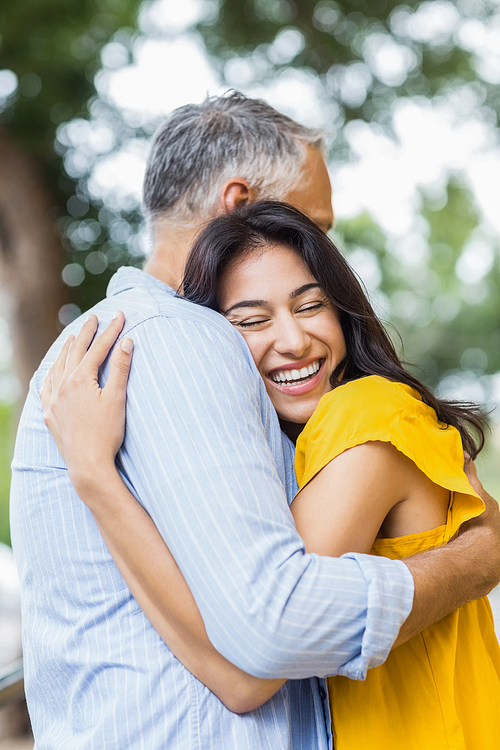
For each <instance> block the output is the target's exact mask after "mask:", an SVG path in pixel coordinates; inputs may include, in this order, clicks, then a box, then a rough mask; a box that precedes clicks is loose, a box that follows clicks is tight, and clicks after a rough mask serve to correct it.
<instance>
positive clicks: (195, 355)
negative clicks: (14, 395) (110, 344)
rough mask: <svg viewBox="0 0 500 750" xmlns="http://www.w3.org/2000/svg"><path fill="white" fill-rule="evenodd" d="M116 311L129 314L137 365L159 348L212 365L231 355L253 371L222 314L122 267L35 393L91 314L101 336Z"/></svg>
mask: <svg viewBox="0 0 500 750" xmlns="http://www.w3.org/2000/svg"><path fill="white" fill-rule="evenodd" d="M117 310H121V311H123V312H124V313H125V325H124V328H123V331H122V333H121V336H122V337H123V336H129V337H131V338H132V339H133V340H134V343H135V344H136V349H135V353H134V361H135V362H136V363H138V362H139V360H140V359H141V358H142V357H145V358H146V359H148V358H150V357H151V354H152V353H154V352H155V351H156V352H158V351H159V350H160V349H161V350H163V351H165V350H168V349H169V347H174V348H178V347H179V346H181V347H182V351H183V353H184V354H185V356H186V358H187V359H188V360H193V361H194V360H200V361H203V360H204V359H205V360H207V361H208V360H210V359H211V358H214V357H217V356H221V355H222V354H223V353H225V352H231V356H230V358H229V359H230V360H231V362H232V364H235V362H236V361H237V360H239V361H240V362H241V365H242V366H243V368H244V369H245V370H246V369H248V367H249V368H250V370H252V371H253V370H254V365H253V360H252V358H251V355H250V352H249V350H248V347H247V345H246V343H245V340H244V338H243V337H242V336H241V335H240V334H239V332H238V331H237V330H236V329H235V328H234V326H232V325H231V324H230V323H229V322H228V321H227V320H226V319H225V318H224V317H223V316H222V315H220V314H219V313H216V312H215V311H214V310H209V309H208V308H205V307H201V306H199V305H195V304H193V303H192V302H189V301H187V300H185V299H183V298H182V297H180V296H179V295H177V294H176V293H175V291H174V290H173V289H171V288H170V287H168V286H167V285H166V284H164V283H163V282H161V281H160V280H159V279H156V278H154V277H152V276H150V275H148V274H146V273H144V272H143V271H141V270H139V269H137V268H122V269H120V270H119V271H118V272H117V273H116V274H115V276H114V277H113V278H112V279H111V282H110V284H109V287H108V292H107V296H106V298H105V299H103V300H101V301H100V302H98V303H97V304H96V305H94V307H92V308H91V309H90V310H88V311H87V312H86V313H85V314H84V315H82V316H81V317H79V318H77V319H76V320H74V321H73V322H72V323H71V324H70V325H69V326H67V327H66V328H65V330H64V331H63V333H62V334H61V335H60V336H59V338H58V339H57V340H56V341H55V342H54V344H53V345H52V347H51V348H50V349H49V351H48V352H47V354H46V355H45V357H44V359H43V360H42V362H41V365H40V367H39V369H38V371H37V373H36V374H35V376H34V385H35V391H38V390H39V388H40V387H41V383H42V381H43V378H44V376H45V373H46V372H47V370H48V369H49V368H50V367H51V366H52V364H53V363H54V361H55V359H56V357H57V355H58V353H59V351H60V349H61V347H62V345H63V343H64V341H65V340H66V338H67V336H68V335H70V334H73V335H76V334H77V333H78V332H79V330H80V328H81V326H82V324H83V323H84V322H85V320H86V318H87V316H88V315H89V313H94V314H95V315H97V317H98V319H99V330H98V332H99V333H100V332H101V331H102V330H103V329H104V328H105V327H106V326H107V325H108V323H109V322H110V321H111V319H112V318H113V316H114V314H115V312H116V311H117ZM217 352H219V355H218V354H217Z"/></svg>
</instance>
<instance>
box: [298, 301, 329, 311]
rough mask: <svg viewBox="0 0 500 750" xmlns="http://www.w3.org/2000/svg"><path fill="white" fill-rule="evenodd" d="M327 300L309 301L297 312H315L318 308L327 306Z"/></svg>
mask: <svg viewBox="0 0 500 750" xmlns="http://www.w3.org/2000/svg"><path fill="white" fill-rule="evenodd" d="M326 306H327V305H326V302H323V301H321V302H308V303H307V304H305V305H303V306H302V307H300V308H299V309H298V310H297V312H298V313H304V312H315V311H316V310H321V308H322V307H326Z"/></svg>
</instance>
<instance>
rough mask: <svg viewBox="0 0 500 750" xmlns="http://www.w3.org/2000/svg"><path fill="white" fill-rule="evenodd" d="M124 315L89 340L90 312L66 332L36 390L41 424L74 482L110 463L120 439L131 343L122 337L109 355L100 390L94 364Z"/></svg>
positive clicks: (100, 359) (115, 334) (102, 355)
mask: <svg viewBox="0 0 500 750" xmlns="http://www.w3.org/2000/svg"><path fill="white" fill-rule="evenodd" d="M124 322H125V317H124V315H123V313H121V312H119V313H117V315H116V316H115V317H114V318H113V320H112V321H111V323H110V324H109V325H108V327H107V328H106V329H105V330H104V332H103V333H101V335H100V336H98V337H97V338H95V339H94V336H95V333H96V331H97V326H98V320H97V318H96V316H95V315H90V316H89V318H88V320H87V322H86V323H85V324H84V325H83V327H82V329H81V331H80V333H79V334H78V336H77V337H76V338H75V337H74V336H69V337H68V339H67V340H66V343H65V344H64V346H63V348H62V349H61V352H60V353H59V356H58V357H57V359H56V361H55V363H54V365H53V366H52V368H51V370H50V371H49V373H48V374H47V377H46V378H45V382H44V384H43V388H42V390H41V393H40V398H41V401H42V407H43V413H44V419H45V424H46V425H47V427H48V428H49V430H50V432H51V433H52V435H53V437H54V440H55V441H56V445H57V447H58V449H59V452H60V453H61V456H62V457H63V459H64V460H65V462H66V464H67V466H68V470H69V472H70V476H71V481H72V482H73V484H74V485H75V489H78V487H77V485H78V483H79V482H81V481H85V478H86V477H88V476H89V475H90V476H91V475H93V474H94V475H95V473H96V472H98V471H101V470H102V469H103V468H105V467H109V466H110V465H112V466H113V467H114V459H115V456H116V453H117V451H118V449H119V447H120V445H121V444H122V442H123V436H124V432H125V401H126V389H127V380H128V375H129V372H130V365H131V360H132V351H133V342H132V340H131V339H128V338H125V339H123V340H122V341H121V342H120V345H119V346H116V347H115V349H114V351H113V353H112V355H111V359H110V369H109V376H108V380H107V383H106V386H105V387H104V388H101V387H100V385H99V382H98V379H97V375H98V370H99V367H100V366H101V365H102V363H103V362H104V360H105V359H106V357H107V356H108V354H109V351H110V349H111V347H112V346H113V344H115V342H116V339H117V338H118V336H119V334H120V332H121V330H122V328H123V324H124Z"/></svg>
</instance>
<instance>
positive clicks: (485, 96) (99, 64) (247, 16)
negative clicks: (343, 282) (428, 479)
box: [0, 0, 500, 543]
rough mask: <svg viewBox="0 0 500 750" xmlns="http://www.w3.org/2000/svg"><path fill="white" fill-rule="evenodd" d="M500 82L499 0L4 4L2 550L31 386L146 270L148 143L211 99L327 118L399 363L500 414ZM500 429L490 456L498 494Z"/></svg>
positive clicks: (370, 281) (483, 466) (338, 183)
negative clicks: (230, 95) (17, 441)
mask: <svg viewBox="0 0 500 750" xmlns="http://www.w3.org/2000/svg"><path fill="white" fill-rule="evenodd" d="M499 84H500V3H499V2H498V0H456V1H455V2H448V1H447V0H432V2H415V1H414V0H406V1H405V2H404V3H398V2H394V0H372V1H371V2H370V3H365V2H363V0H337V1H335V0H319V1H318V0H182V2H179V0H153V1H152V2H143V3H140V2H138V1H137V0H15V1H14V0H3V2H2V5H1V8H0V280H1V289H0V540H1V541H3V542H7V543H8V542H9V530H8V509H7V497H8V487H9V462H10V457H11V452H12V446H13V435H14V432H15V424H16V419H17V417H18V414H19V411H20V406H21V405H22V400H23V396H24V394H25V391H26V388H27V385H28V382H29V379H30V377H31V375H32V373H33V371H34V370H35V369H36V367H37V365H38V363H39V361H40V359H41V357H42V356H43V354H44V352H45V351H46V349H47V348H48V346H49V345H50V344H51V342H52V341H53V339H54V338H55V337H56V335H57V334H58V333H59V331H61V330H62V328H63V327H64V326H65V325H67V324H68V323H69V322H70V321H71V320H73V319H74V318H75V317H77V316H78V315H80V313H81V312H83V311H85V310H86V309H87V308H89V307H90V306H91V305H92V304H94V302H96V301H97V300H98V299H100V298H101V297H102V296H104V294H105V289H106V285H107V282H108V280H109V278H110V276H111V275H112V274H113V272H114V271H115V270H116V269H117V268H118V267H119V266H120V265H123V264H133V265H140V264H141V263H142V260H143V258H144V256H145V255H146V254H147V252H148V238H147V236H146V234H145V231H144V227H143V224H142V219H141V213H140V190H141V181H142V174H143V169H144V160H145V154H146V151H147V146H148V142H149V139H150V137H151V134H152V133H153V131H154V130H155V128H156V126H157V125H158V123H159V122H160V120H161V118H162V117H163V116H164V115H165V114H166V113H168V112H169V111H170V110H171V109H173V108H174V107H177V106H179V105H181V104H184V103H186V102H189V101H200V100H201V99H203V98H204V97H205V96H206V94H207V93H210V94H217V93H222V92H224V91H225V90H227V89H228V88H237V89H239V90H241V91H243V92H244V93H246V94H249V95H251V96H260V97H263V98H264V99H266V100H267V101H269V102H270V103H271V104H273V105H274V106H275V107H277V108H278V109H280V110H282V111H283V112H286V113H287V114H290V115H292V116H293V117H295V118H297V119H298V120H300V121H301V122H303V123H305V124H306V125H312V126H320V127H323V128H325V129H326V130H327V132H328V134H329V166H330V171H331V177H332V182H333V186H334V196H335V198H334V201H335V209H336V215H337V223H336V227H335V230H334V232H333V235H334V237H335V239H336V240H337V241H338V242H339V244H340V245H341V247H343V248H344V250H345V252H346V253H347V255H348V257H349V259H350V261H351V263H352V264H353V265H354V267H355V268H356V270H357V271H358V273H359V274H360V276H361V277H362V279H363V280H364V283H365V285H366V286H367V288H368V290H369V292H370V295H371V297H372V300H373V302H374V304H375V307H376V308H377V310H378V311H379V313H380V315H381V316H382V318H383V320H384V321H386V322H387V323H388V324H389V325H391V326H392V325H393V326H394V327H395V328H396V329H397V331H399V333H400V334H401V337H402V339H403V340H404V342H405V346H404V355H403V356H404V358H405V359H406V360H408V361H410V362H412V363H414V365H415V366H416V367H417V368H420V369H418V370H417V371H418V372H419V373H420V375H421V377H422V378H423V379H424V380H425V381H427V382H428V383H429V384H430V385H432V386H433V387H435V388H436V389H437V390H438V392H439V393H440V394H445V395H447V396H451V397H454V398H458V399H470V400H474V401H480V402H483V403H485V404H487V405H488V407H489V408H491V409H494V407H495V406H496V405H497V404H498V403H499V402H500V295H499V282H500V247H499V230H500V211H499V204H500V189H499V182H500V144H499V115H500V87H499ZM391 330H392V329H391ZM394 336H395V340H396V341H397V342H398V343H397V345H398V347H400V349H401V346H400V343H399V340H398V339H397V336H396V333H394ZM499 419H500V416H499V410H498V409H497V411H493V412H492V416H491V425H492V434H491V439H490V440H489V445H488V449H487V451H486V452H485V455H484V457H482V458H481V460H480V461H479V466H480V475H481V476H482V478H483V480H484V484H485V486H486V487H487V488H488V489H489V490H490V491H491V492H492V493H493V494H496V496H497V497H500V476H499V474H500V473H499V463H498V456H499V451H500V442H499V441H500V428H499Z"/></svg>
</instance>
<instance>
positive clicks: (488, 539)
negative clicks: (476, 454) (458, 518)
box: [458, 458, 500, 595]
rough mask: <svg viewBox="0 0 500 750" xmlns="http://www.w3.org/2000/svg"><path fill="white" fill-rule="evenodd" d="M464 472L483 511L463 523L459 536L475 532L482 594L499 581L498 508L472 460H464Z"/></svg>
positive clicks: (487, 592) (499, 517) (499, 540)
mask: <svg viewBox="0 0 500 750" xmlns="http://www.w3.org/2000/svg"><path fill="white" fill-rule="evenodd" d="M464 469H465V473H466V474H467V479H468V480H469V482H470V484H471V486H472V488H473V490H475V492H477V494H478V495H479V497H480V498H481V499H482V500H483V502H484V504H485V511H484V513H482V514H481V515H480V516H478V517H477V518H473V519H472V520H470V521H468V522H467V523H465V524H463V526H462V527H461V529H460V532H459V535H458V536H459V537H460V536H461V535H463V534H469V535H470V533H471V532H476V535H478V545H479V544H480V545H481V551H480V555H481V562H482V564H481V568H482V575H483V576H484V583H485V591H484V592H483V593H484V595H486V594H489V592H490V591H491V589H492V588H494V586H496V585H497V583H498V582H499V581H500V509H499V507H498V503H497V501H496V500H495V499H494V498H492V497H491V495H490V494H489V493H488V492H486V490H485V489H484V487H483V485H482V484H481V482H480V481H479V479H478V476H477V472H476V467H475V465H474V462H473V461H472V460H471V459H470V458H468V459H467V460H466V462H465V466H464Z"/></svg>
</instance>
